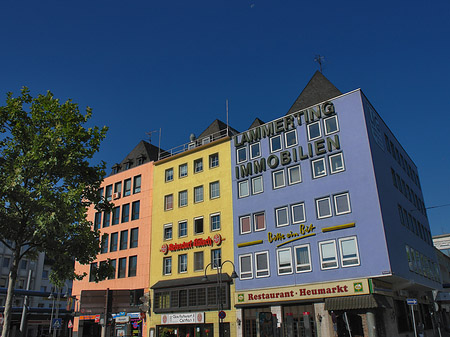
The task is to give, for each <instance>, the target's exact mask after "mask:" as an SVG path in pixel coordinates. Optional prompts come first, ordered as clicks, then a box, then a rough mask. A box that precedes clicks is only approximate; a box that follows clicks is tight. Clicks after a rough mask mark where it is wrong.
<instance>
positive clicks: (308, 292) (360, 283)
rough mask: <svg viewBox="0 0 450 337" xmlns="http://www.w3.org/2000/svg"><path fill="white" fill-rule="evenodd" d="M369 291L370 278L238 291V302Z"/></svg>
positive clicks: (316, 296)
mask: <svg viewBox="0 0 450 337" xmlns="http://www.w3.org/2000/svg"><path fill="white" fill-rule="evenodd" d="M369 293H370V291H369V282H368V280H367V279H358V280H349V281H338V282H327V283H315V284H307V285H299V286H294V287H292V286H291V287H283V288H270V289H262V290H254V291H245V292H236V303H237V304H238V305H239V304H260V303H266V302H281V301H298V300H309V299H318V298H327V297H339V296H352V295H363V294H369Z"/></svg>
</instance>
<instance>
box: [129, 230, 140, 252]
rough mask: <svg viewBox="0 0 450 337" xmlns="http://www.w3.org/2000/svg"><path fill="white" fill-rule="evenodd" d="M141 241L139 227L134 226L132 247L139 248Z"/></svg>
mask: <svg viewBox="0 0 450 337" xmlns="http://www.w3.org/2000/svg"><path fill="white" fill-rule="evenodd" d="M138 241H139V228H132V229H131V231H130V248H137V246H138Z"/></svg>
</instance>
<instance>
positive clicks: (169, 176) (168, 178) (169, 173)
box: [165, 168, 173, 182]
mask: <svg viewBox="0 0 450 337" xmlns="http://www.w3.org/2000/svg"><path fill="white" fill-rule="evenodd" d="M165 177H166V182H168V181H172V180H173V168H169V169H167V170H166V174H165Z"/></svg>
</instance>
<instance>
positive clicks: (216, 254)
mask: <svg viewBox="0 0 450 337" xmlns="http://www.w3.org/2000/svg"><path fill="white" fill-rule="evenodd" d="M221 265H222V251H221V249H220V248H219V249H212V250H211V267H212V268H214V269H215V268H217V267H219V266H221Z"/></svg>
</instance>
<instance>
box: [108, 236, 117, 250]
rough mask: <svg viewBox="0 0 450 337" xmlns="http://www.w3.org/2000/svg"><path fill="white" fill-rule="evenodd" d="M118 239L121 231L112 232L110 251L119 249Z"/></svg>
mask: <svg viewBox="0 0 450 337" xmlns="http://www.w3.org/2000/svg"><path fill="white" fill-rule="evenodd" d="M118 239H119V233H118V232H114V233H111V243H110V245H109V251H110V252H116V251H117V243H118Z"/></svg>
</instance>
